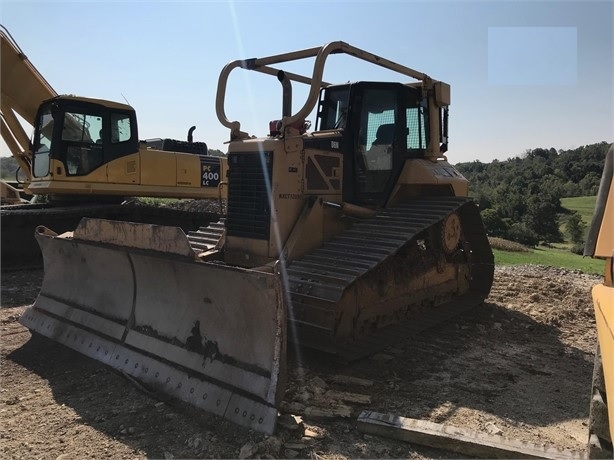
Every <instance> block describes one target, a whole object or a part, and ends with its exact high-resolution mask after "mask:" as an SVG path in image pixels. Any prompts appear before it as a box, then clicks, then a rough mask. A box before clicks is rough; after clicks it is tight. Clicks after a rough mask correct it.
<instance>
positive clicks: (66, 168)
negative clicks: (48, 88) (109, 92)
mask: <svg viewBox="0 0 614 460" xmlns="http://www.w3.org/2000/svg"><path fill="white" fill-rule="evenodd" d="M138 150H139V140H138V132H137V123H136V113H135V111H134V109H133V108H132V107H130V106H128V105H123V104H118V103H109V102H106V101H104V103H103V101H95V100H86V99H83V98H74V97H70V96H59V97H56V98H54V99H51V100H49V101H46V102H44V103H43V104H42V105H41V106H40V108H39V110H38V113H37V116H36V123H35V131H34V142H33V147H32V152H33V161H32V164H33V176H34V177H35V178H44V177H47V176H50V175H53V176H56V177H57V176H60V177H62V176H66V177H70V176H85V175H87V174H90V173H91V172H93V171H94V170H96V169H97V168H99V167H101V166H102V165H103V164H106V163H108V162H110V161H112V160H114V159H116V158H120V157H123V156H126V155H130V154H133V153H135V152H138Z"/></svg>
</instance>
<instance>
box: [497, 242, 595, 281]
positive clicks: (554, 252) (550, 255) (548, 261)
mask: <svg viewBox="0 0 614 460" xmlns="http://www.w3.org/2000/svg"><path fill="white" fill-rule="evenodd" d="M493 253H494V254H495V265H522V264H533V265H547V266H550V267H562V268H568V269H572V270H580V271H582V272H584V273H594V274H597V275H602V274H603V271H604V268H605V262H604V261H603V260H600V259H592V258H590V257H582V256H579V255H577V254H574V253H572V252H570V251H569V250H568V249H560V248H546V247H542V246H540V247H537V248H535V249H533V250H532V251H530V252H510V251H502V250H499V249H493Z"/></svg>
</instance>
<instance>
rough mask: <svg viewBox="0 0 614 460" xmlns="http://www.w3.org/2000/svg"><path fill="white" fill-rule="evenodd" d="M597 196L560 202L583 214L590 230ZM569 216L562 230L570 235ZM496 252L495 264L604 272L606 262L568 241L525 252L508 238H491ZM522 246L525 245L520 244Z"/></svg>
mask: <svg viewBox="0 0 614 460" xmlns="http://www.w3.org/2000/svg"><path fill="white" fill-rule="evenodd" d="M596 200H597V197H595V196H579V197H573V198H562V199H561V205H562V206H563V207H564V208H566V209H569V210H570V211H577V212H578V213H579V214H580V216H581V217H582V221H583V222H584V223H585V224H586V228H587V232H588V227H589V226H590V223H591V220H592V218H593V210H594V209H595V202H596ZM567 216H568V215H563V216H561V226H560V227H561V232H562V233H563V235H564V236H565V237H567V238H569V237H568V235H566V231H565V230H566V229H565V223H566V222H567ZM490 240H491V246H492V248H493V253H494V255H495V264H496V265H523V264H533V265H546V266H550V267H561V268H567V269H570V270H580V271H581V272H584V273H591V274H597V275H603V271H604V268H605V262H604V261H603V260H600V259H592V258H590V257H582V256H580V255H577V254H574V253H573V252H571V251H570V249H571V247H572V244H571V243H570V242H569V241H567V242H565V243H562V244H557V245H556V246H553V247H545V246H539V247H537V248H534V249H529V250H528V251H523V250H522V249H520V248H516V247H513V246H510V245H509V244H508V243H507V242H505V240H503V241H493V240H497V239H493V238H490ZM521 248H522V246H521Z"/></svg>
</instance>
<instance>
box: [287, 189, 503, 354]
mask: <svg viewBox="0 0 614 460" xmlns="http://www.w3.org/2000/svg"><path fill="white" fill-rule="evenodd" d="M453 212H457V213H459V215H460V217H461V221H462V226H463V232H464V235H465V241H467V242H468V243H469V245H470V253H471V255H470V263H471V281H470V289H469V290H468V291H467V292H466V293H465V294H463V295H461V296H460V297H456V298H453V299H449V300H448V301H445V302H439V305H438V306H437V307H436V308H426V309H424V308H422V307H421V305H420V304H421V303H422V300H424V298H419V299H417V300H418V301H417V302H416V304H415V305H412V302H411V301H410V302H409V304H410V305H409V310H411V309H412V308H413V309H417V308H420V310H422V311H421V312H420V314H419V315H418V318H416V319H412V320H406V321H402V322H400V323H399V324H397V325H393V326H388V327H384V328H382V329H380V330H378V331H376V332H375V333H373V334H371V335H368V336H366V337H361V338H360V339H359V340H355V341H350V342H346V343H341V344H339V343H337V342H336V341H335V340H333V339H334V335H335V331H334V326H333V325H334V320H335V313H336V304H337V302H338V301H339V299H340V297H341V295H342V293H343V292H344V291H345V290H346V289H348V288H350V287H351V285H352V284H354V283H356V282H357V281H358V280H359V278H360V277H362V276H364V275H365V274H367V273H368V272H369V271H371V270H373V269H374V268H376V267H377V266H378V265H380V264H381V263H382V262H384V261H385V260H386V259H388V258H390V257H393V256H394V254H396V253H397V252H398V251H399V250H400V249H401V248H402V247H403V246H406V245H408V244H411V243H413V242H415V240H416V239H419V237H420V236H419V235H420V234H422V233H423V232H424V231H426V230H428V229H429V228H431V227H433V226H435V225H437V224H439V223H440V222H442V220H443V219H444V218H445V217H446V216H448V215H449V214H451V213H453ZM493 271H494V263H493V258H492V252H491V250H490V246H489V244H488V240H487V238H486V236H485V235H484V232H483V227H482V224H481V221H480V218H479V211H478V209H477V206H476V205H475V204H474V203H473V202H472V201H471V200H470V199H467V198H458V197H446V198H420V199H417V200H415V201H414V202H411V203H409V204H406V205H403V206H399V207H396V208H392V209H386V210H383V211H381V212H380V213H378V214H377V215H376V216H375V217H373V218H371V219H367V220H364V221H361V222H358V223H356V224H355V225H354V226H353V227H352V228H350V229H348V230H346V231H345V232H343V233H342V234H340V235H338V236H336V237H334V238H333V239H331V240H330V241H329V242H327V243H325V244H324V245H323V246H322V247H321V248H319V249H317V250H315V251H314V252H312V253H310V254H308V255H306V256H305V257H303V258H302V259H300V260H296V261H293V262H292V263H291V264H290V266H289V268H288V286H289V290H290V298H291V300H292V307H291V308H292V310H293V312H294V313H295V315H294V316H295V317H297V316H298V317H299V319H295V320H292V319H290V323H291V324H290V328H289V332H290V333H291V334H292V332H293V331H297V333H295V334H296V335H295V337H294V338H293V339H294V341H297V342H298V343H306V342H307V343H309V344H310V342H313V341H314V339H313V337H315V341H317V344H315V346H316V348H320V349H325V351H328V352H331V353H333V354H334V355H336V356H338V357H339V358H341V359H343V360H349V361H351V360H355V359H358V358H361V357H364V356H367V355H370V354H373V353H374V352H376V351H378V350H382V349H384V348H386V347H388V346H390V345H392V344H394V343H398V342H399V341H401V340H403V339H406V338H408V337H409V336H410V335H411V334H415V333H417V332H420V331H422V330H424V329H426V328H428V327H431V326H432V325H434V324H436V323H439V322H441V321H444V320H446V319H448V318H450V317H452V316H455V315H457V314H459V313H461V312H463V311H466V310H468V309H470V308H472V307H474V306H476V305H477V304H479V303H481V302H482V301H483V299H484V298H485V297H486V296H487V295H488V292H489V290H490V286H491V284H492V278H493ZM428 296H429V294H428V293H427V294H426V298H427V299H428ZM291 316H292V315H291ZM306 318H307V319H306ZM308 318H318V319H320V321H310V320H309V319H308ZM322 318H325V319H324V320H322ZM292 323H294V324H292ZM323 324H330V325H331V326H330V327H329V328H326V327H323ZM326 342H329V343H328V344H326Z"/></svg>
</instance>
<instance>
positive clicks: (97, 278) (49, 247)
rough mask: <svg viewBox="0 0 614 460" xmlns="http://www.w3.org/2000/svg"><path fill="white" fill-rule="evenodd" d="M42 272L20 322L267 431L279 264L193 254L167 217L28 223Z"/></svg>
mask: <svg viewBox="0 0 614 460" xmlns="http://www.w3.org/2000/svg"><path fill="white" fill-rule="evenodd" d="M36 238H37V240H38V243H39V245H40V247H41V250H42V253H43V258H44V265H45V277H44V280H43V285H42V288H41V292H40V294H39V296H38V298H37V300H36V302H35V303H34V305H33V306H32V307H30V308H28V309H27V310H26V312H25V313H24V314H23V316H22V317H21V319H20V322H21V323H22V324H23V325H25V326H26V327H28V328H29V329H31V330H32V331H36V332H38V333H40V334H42V335H44V336H47V337H49V338H51V339H53V340H56V341H58V342H60V343H62V344H64V345H67V346H69V347H71V348H74V349H75V350H77V351H79V352H81V353H83V354H85V355H87V356H89V357H92V358H94V359H96V360H98V361H101V362H103V363H105V364H107V365H109V366H112V367H113V368H115V369H117V370H119V371H121V372H124V373H126V374H129V375H130V376H132V377H134V378H136V379H138V380H139V381H141V382H143V383H144V384H145V385H146V386H148V387H149V388H152V389H153V390H157V391H162V392H164V393H166V394H169V395H171V396H172V397H175V398H178V399H181V400H183V401H186V402H188V403H190V404H192V405H194V406H197V407H199V408H201V409H204V410H205V411H207V412H211V413H213V414H217V415H220V416H222V417H225V418H227V419H229V420H231V421H233V422H236V423H238V424H240V425H243V426H246V427H249V428H252V429H254V430H257V431H261V432H264V433H269V434H270V433H272V432H273V431H274V429H275V421H276V417H277V410H276V403H277V402H278V399H279V398H281V397H282V396H283V388H282V387H283V385H282V383H281V382H282V381H283V371H284V369H285V346H286V345H285V343H286V322H285V306H284V296H283V295H282V288H281V283H280V281H279V277H278V276H277V275H273V274H270V273H262V272H258V271H254V270H245V269H240V268H235V267H228V266H224V265H220V264H213V263H205V262H201V261H198V260H196V258H195V255H194V252H193V250H192V249H191V248H190V245H189V243H188V240H187V237H186V236H185V234H184V233H183V231H182V230H181V229H179V228H176V227H161V226H156V225H149V224H134V223H128V222H113V221H105V220H98V219H83V220H82V221H81V223H80V224H79V226H78V227H77V229H76V230H75V232H74V234H72V235H71V234H63V235H60V236H57V235H55V234H54V233H53V232H50V231H49V230H48V229H46V228H44V227H39V228H38V229H37V234H36Z"/></svg>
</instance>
